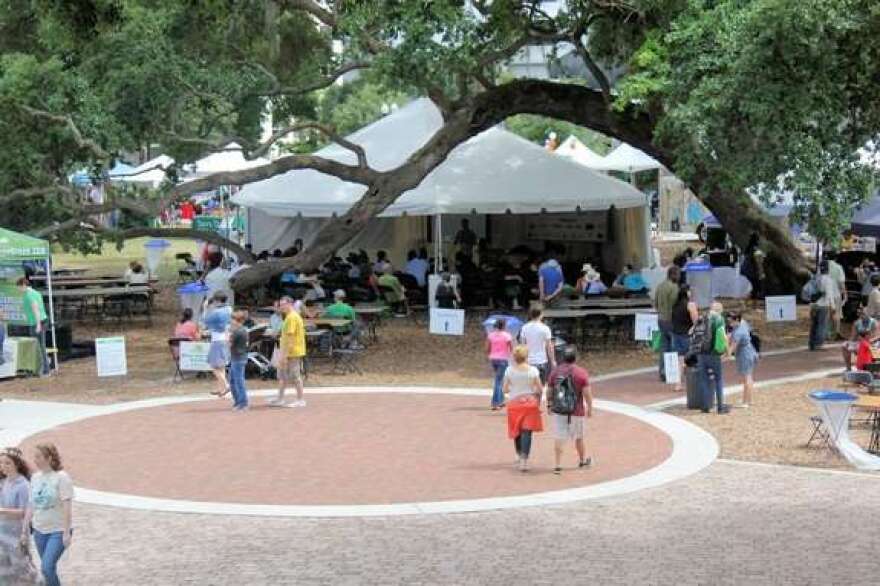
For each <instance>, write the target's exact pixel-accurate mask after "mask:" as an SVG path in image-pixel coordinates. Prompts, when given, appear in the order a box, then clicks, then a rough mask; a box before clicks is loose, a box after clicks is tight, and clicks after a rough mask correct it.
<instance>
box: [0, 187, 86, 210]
mask: <svg viewBox="0 0 880 586" xmlns="http://www.w3.org/2000/svg"><path fill="white" fill-rule="evenodd" d="M59 193H60V194H63V195H75V192H74V190H73V189H72V188H71V187H69V186H67V185H61V184H54V185H45V186H40V187H25V188H21V189H13V190H12V191H10V192H8V193H7V194H5V195H0V206H2V205H4V204H6V203H7V202H11V201H15V200H19V199H30V198H32V197H42V196H46V195H55V194H59Z"/></svg>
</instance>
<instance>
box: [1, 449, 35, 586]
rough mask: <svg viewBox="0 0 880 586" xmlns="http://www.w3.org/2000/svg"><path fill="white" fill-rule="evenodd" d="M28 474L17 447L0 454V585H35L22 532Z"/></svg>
mask: <svg viewBox="0 0 880 586" xmlns="http://www.w3.org/2000/svg"><path fill="white" fill-rule="evenodd" d="M30 477H31V471H30V468H29V467H28V465H27V463H26V462H25V461H24V459H23V458H22V456H21V451H19V450H18V449H17V448H6V449H5V450H4V451H2V452H0V584H9V585H10V586H31V585H34V584H37V583H38V576H37V570H36V568H35V567H34V564H33V561H32V560H31V555H30V547H29V546H30V540H29V539H28V538H27V533H26V532H25V531H23V525H24V517H25V514H26V512H27V508H28V501H29V500H30V490H31V485H30V482H29V481H30Z"/></svg>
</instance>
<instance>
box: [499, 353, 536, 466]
mask: <svg viewBox="0 0 880 586" xmlns="http://www.w3.org/2000/svg"><path fill="white" fill-rule="evenodd" d="M528 358H529V349H528V347H527V346H517V347H516V348H514V350H513V364H512V365H510V366H508V367H507V371H506V372H505V373H504V394H505V395H507V435H508V437H510V439H512V440H513V445H514V448H515V449H516V455H517V458H518V464H519V469H520V471H522V472H526V471H527V470H528V469H529V465H528V461H529V453H530V452H531V449H532V433H534V432H537V431H543V430H544V424H543V421H542V419H541V395H542V393H543V392H544V385H543V384H541V375H540V374H539V373H538V369H537V368H536V367H534V366H530V365H529V363H528Z"/></svg>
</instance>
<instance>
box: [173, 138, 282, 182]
mask: <svg viewBox="0 0 880 586" xmlns="http://www.w3.org/2000/svg"><path fill="white" fill-rule="evenodd" d="M268 164H269V159H264V158H262V157H256V158H254V159H246V158H245V156H244V153H243V152H242V150H241V145H239V144H238V143H236V142H230V143H229V144H227V145H226V146H224V147H223V148H222V149H220V150H219V151H217V152H215V153H211V154H209V155H206V156H205V157H202V158H201V159H199V160H198V161H196V162H195V163H193V164H192V165H187V166H186V177H187V179H193V178H195V177H204V176H205V175H210V174H212V173H222V172H228V171H242V170H244V169H253V168H254V167H260V166H262V165H268Z"/></svg>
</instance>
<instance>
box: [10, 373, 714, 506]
mask: <svg viewBox="0 0 880 586" xmlns="http://www.w3.org/2000/svg"><path fill="white" fill-rule="evenodd" d="M387 390H388V391H391V392H383V389H372V390H367V389H336V390H324V391H318V393H317V394H316V393H314V392H312V393H309V395H308V401H309V404H308V407H306V408H305V409H278V408H274V409H273V408H269V407H266V406H264V405H263V401H264V399H262V398H252V409H251V411H250V412H248V413H233V412H231V411H230V410H229V404H228V403H227V402H226V401H220V400H197V399H192V400H188V401H186V402H180V401H179V400H169V401H167V403H169V404H164V405H163V404H161V403H162V401H159V402H156V401H147V402H144V403H145V405H140V406H139V405H137V404H133V405H129V406H127V407H126V408H125V409H117V410H112V411H110V414H107V415H98V416H94V417H89V418H87V419H82V420H80V421H75V422H72V423H69V424H66V425H62V426H60V427H56V428H54V429H51V430H48V431H44V432H42V433H39V434H37V435H35V436H32V437H30V438H28V440H27V441H26V442H25V444H26V445H28V446H29V445H32V444H34V443H37V442H40V441H52V442H55V443H56V444H58V445H59V446H60V447H61V449H62V452H63V455H64V458H65V464H66V467H67V469H68V470H69V471H70V473H71V475H72V476H73V477H74V479H75V481H76V483H77V485H78V486H79V487H83V488H82V489H80V493H81V494H80V499H83V495H85V500H86V501H88V502H104V503H105V504H120V505H122V506H136V507H138V508H164V509H165V510H192V511H206V510H208V509H210V510H211V511H212V512H233V513H235V512H238V513H245V514H248V513H250V514H272V511H275V512H279V511H277V508H278V507H279V506H280V507H281V508H283V507H292V508H297V507H299V508H302V509H305V510H308V509H314V510H313V511H312V512H314V513H316V514H320V513H319V510H323V511H324V512H327V513H328V514H334V513H333V512H329V511H328V509H345V508H346V507H348V510H347V513H344V514H359V513H358V512H357V510H358V509H368V510H369V509H372V511H371V512H364V514H382V512H383V511H385V512H387V513H393V512H401V511H395V510H392V509H393V507H396V506H399V505H402V504H407V503H421V504H433V505H435V506H437V507H439V509H438V512H439V510H441V509H442V510H474V509H480V508H496V507H494V506H491V504H490V503H489V501H493V502H498V503H501V502H503V501H505V500H506V501H509V502H508V503H507V504H506V505H499V506H517V503H518V505H524V504H532V503H529V502H528V499H529V498H530V497H540V496H541V495H548V494H551V495H563V494H568V495H569V496H572V499H566V500H573V498H574V496H575V494H576V491H577V489H580V488H583V487H590V486H593V485H597V484H601V485H602V486H604V485H611V484H613V483H612V482H609V481H615V480H619V479H625V478H628V477H632V476H634V475H639V474H640V473H644V472H645V471H647V470H649V469H652V468H655V467H657V466H658V465H660V464H661V463H663V462H664V461H667V459H669V458H670V455H671V454H672V452H673V449H672V448H673V441H672V440H671V438H670V437H669V435H667V434H666V433H665V432H664V431H662V430H661V429H659V428H658V427H656V426H655V425H652V424H650V423H646V422H645V421H642V420H640V419H638V418H636V417H632V416H628V415H627V414H621V413H620V412H613V411H614V409H610V405H611V404H608V405H607V406H605V407H606V408H605V409H599V410H597V412H596V414H595V416H594V417H593V418H592V419H590V420H589V431H588V449H589V451H590V452H591V453H592V454H594V455H595V457H596V458H597V461H598V464H597V465H596V466H595V467H594V468H592V469H589V470H578V469H576V468H575V467H574V464H575V455H574V450H573V447H569V448H568V450H567V453H566V455H565V462H564V465H565V467H566V468H565V470H564V472H563V474H562V475H561V476H556V475H553V474H552V473H551V467H552V439H551V437H550V435H549V434H548V433H547V432H545V433H541V434H538V435H537V436H536V438H535V443H534V447H533V461H532V470H531V471H530V472H528V473H526V474H523V473H520V472H518V471H516V470H515V467H514V458H515V455H514V453H513V447H512V442H510V441H509V440H508V439H507V437H506V416H505V415H504V413H502V412H495V413H493V412H491V411H489V410H488V409H487V408H486V403H487V398H486V397H485V396H483V394H484V393H482V392H480V391H471V390H445V391H444V390H440V389H433V390H432V389H424V390H420V389H407V390H403V389H396V390H391V389H387ZM368 391H369V392H368ZM401 391H405V392H401ZM157 403H158V405H157ZM600 406H601V402H600ZM633 409H638V408H633ZM656 416H657V417H666V418H669V419H674V418H671V417H669V416H667V415H660V414H657V415H656ZM683 425H687V424H683ZM678 447H679V446H676V448H677V449H676V451H678ZM712 457H714V454H713V455H712ZM670 460H671V459H670ZM667 463H668V462H667ZM595 488H598V487H595ZM572 489H575V492H573V491H572ZM511 497H512V498H511ZM581 498H584V497H581ZM524 499H525V500H524ZM114 501H116V502H114ZM462 502H467V503H484V504H483V505H482V506H480V505H478V506H463V507H460V508H456V506H455V503H462ZM540 502H554V500H553V499H550V500H545V501H542V500H541V499H540V498H536V500H535V502H534V503H533V504H539V503H540ZM163 503H164V504H163ZM444 504H447V505H449V506H448V507H446V509H444ZM205 505H217V507H220V509H223V510H217V509H216V507H215V508H210V507H208V508H206V507H205ZM364 505H366V506H364ZM388 505H390V506H391V508H388ZM224 507H225V508H224ZM259 507H266V508H265V509H260V508H259ZM273 507H274V508H273ZM301 512H303V511H301ZM405 512H428V511H427V509H425V508H422V509H417V510H411V511H405ZM282 514H283V513H282Z"/></svg>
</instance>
